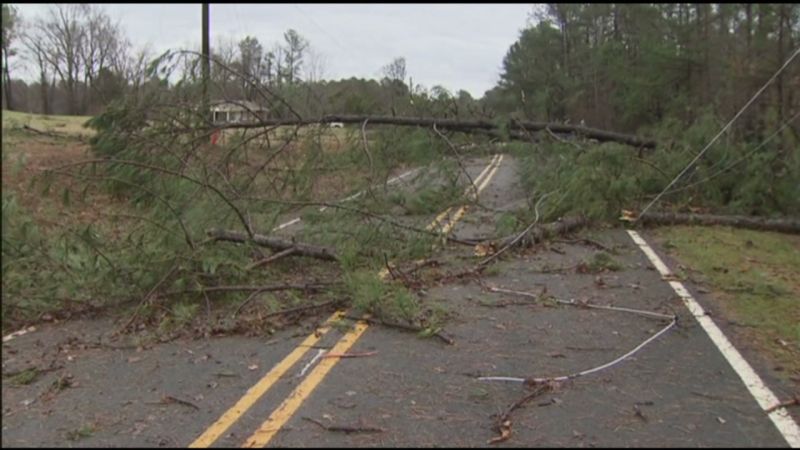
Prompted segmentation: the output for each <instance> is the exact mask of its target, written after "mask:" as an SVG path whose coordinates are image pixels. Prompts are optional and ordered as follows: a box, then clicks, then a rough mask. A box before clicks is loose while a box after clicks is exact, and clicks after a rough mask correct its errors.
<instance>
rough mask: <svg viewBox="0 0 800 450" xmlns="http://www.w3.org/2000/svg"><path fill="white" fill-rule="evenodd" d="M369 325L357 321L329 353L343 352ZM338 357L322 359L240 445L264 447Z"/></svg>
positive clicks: (334, 363) (244, 446) (338, 353)
mask: <svg viewBox="0 0 800 450" xmlns="http://www.w3.org/2000/svg"><path fill="white" fill-rule="evenodd" d="M367 328H369V326H368V325H367V323H366V322H363V321H359V322H358V323H357V324H356V326H355V328H353V329H352V330H350V331H348V332H347V333H346V334H345V335H344V336H342V339H340V340H339V342H337V343H336V345H334V346H333V348H332V349H331V350H330V353H331V354H336V355H340V354H342V353H345V352H346V351H347V350H349V349H350V347H352V346H353V344H355V343H356V341H357V340H358V338H360V337H361V335H362V334H364V332H365V331H367ZM337 361H339V358H327V359H323V360H322V361H321V362H320V363H319V365H317V367H315V368H314V370H313V371H312V372H311V373H310V374H308V376H307V377H306V378H305V379H304V380H303V382H302V383H300V384H299V385H298V386H297V387H296V388H295V390H294V391H292V393H291V394H289V397H288V398H287V399H286V400H284V401H283V403H281V405H280V406H278V409H276V410H275V411H274V412H273V413H272V414H271V415H270V416H269V418H268V419H267V420H266V421H264V423H262V424H261V426H260V427H259V428H258V430H256V432H255V433H253V435H252V436H250V437H249V438H248V439H247V441H246V442H245V443H244V445H242V447H243V448H253V447H264V446H265V445H267V443H268V442H269V441H270V440H271V439H272V437H273V436H275V434H276V433H277V432H278V431H280V429H281V427H283V425H284V424H285V423H286V422H287V421H288V420H289V419H290V418H291V417H292V415H294V413H295V411H297V409H298V408H300V405H301V404H303V401H305V399H306V398H308V396H309V395H311V393H312V392H313V391H314V389H315V388H316V387H317V386H318V385H319V383H320V382H321V381H322V379H323V378H325V375H327V374H328V372H330V370H331V369H333V366H335V365H336V362H337Z"/></svg>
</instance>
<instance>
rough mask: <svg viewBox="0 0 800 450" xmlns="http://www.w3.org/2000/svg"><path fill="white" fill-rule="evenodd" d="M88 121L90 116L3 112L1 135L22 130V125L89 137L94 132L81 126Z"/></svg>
mask: <svg viewBox="0 0 800 450" xmlns="http://www.w3.org/2000/svg"><path fill="white" fill-rule="evenodd" d="M89 119H91V116H51V115H47V116H46V115H41V114H29V113H24V112H19V111H6V110H3V133H4V134H5V132H6V130H8V129H14V128H22V126H23V125H27V126H29V127H32V128H36V129H37V130H41V131H48V132H55V133H64V134H68V135H73V136H77V135H83V136H91V135H92V134H93V133H94V131H93V130H91V129H90V128H84V127H83V124H85V123H86V121H87V120H89Z"/></svg>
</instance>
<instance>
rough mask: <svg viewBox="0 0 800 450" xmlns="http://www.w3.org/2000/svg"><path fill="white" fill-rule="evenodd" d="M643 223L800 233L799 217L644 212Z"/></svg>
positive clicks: (640, 220)
mask: <svg viewBox="0 0 800 450" xmlns="http://www.w3.org/2000/svg"><path fill="white" fill-rule="evenodd" d="M639 222H640V223H642V224H643V225H726V226H729V227H735V228H749V229H752V230H761V231H778V232H781V233H793V234H800V219H795V218H784V219H766V218H763V217H748V216H718V215H711V214H682V213H656V212H651V213H645V214H643V215H642V217H640V218H639Z"/></svg>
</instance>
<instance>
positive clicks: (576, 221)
mask: <svg viewBox="0 0 800 450" xmlns="http://www.w3.org/2000/svg"><path fill="white" fill-rule="evenodd" d="M587 223H589V221H588V220H586V217H583V216H573V217H565V218H564V219H563V220H560V221H558V222H552V223H548V224H545V225H541V226H536V227H533V228H532V229H531V230H530V231H529V232H528V233H527V235H526V236H523V237H522V239H519V242H518V243H517V244H518V245H521V246H523V247H527V246H530V245H533V244H537V243H539V242H542V241H544V240H545V239H547V238H549V237H552V236H561V235H564V234H567V233H571V232H572V231H575V230H577V229H578V228H581V227H583V226H584V225H586V224H587ZM518 238H519V235H513V236H509V237H507V238H504V239H502V240H501V241H500V242H499V243H498V247H499V248H503V247H505V246H507V245H510V244H511V243H512V242H514V240H515V239H518Z"/></svg>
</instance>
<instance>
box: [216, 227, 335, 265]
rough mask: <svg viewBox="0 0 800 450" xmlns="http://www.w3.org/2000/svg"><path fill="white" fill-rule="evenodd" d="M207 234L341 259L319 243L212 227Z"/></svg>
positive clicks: (218, 238)
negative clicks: (311, 243) (251, 235)
mask: <svg viewBox="0 0 800 450" xmlns="http://www.w3.org/2000/svg"><path fill="white" fill-rule="evenodd" d="M206 234H207V235H208V236H209V237H211V238H213V239H214V240H217V241H229V242H242V243H244V242H253V243H255V244H257V245H260V246H261V247H267V248H269V249H272V250H274V251H277V252H280V251H284V250H289V249H293V250H294V251H293V252H292V254H295V255H301V256H310V257H312V258H317V259H322V260H325V261H339V258H338V257H337V256H336V253H335V252H334V251H333V249H331V248H328V247H322V246H317V245H310V244H303V243H300V242H293V241H290V240H287V239H281V238H276V237H273V236H264V235H263V234H254V235H253V238H252V239H250V237H249V236H248V235H247V234H246V233H240V232H238V231H230V230H220V229H216V228H212V229H210V230H207V231H206Z"/></svg>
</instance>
